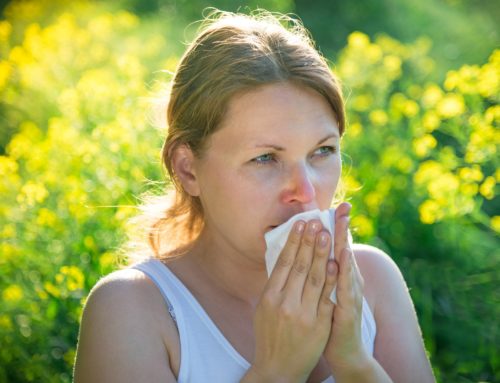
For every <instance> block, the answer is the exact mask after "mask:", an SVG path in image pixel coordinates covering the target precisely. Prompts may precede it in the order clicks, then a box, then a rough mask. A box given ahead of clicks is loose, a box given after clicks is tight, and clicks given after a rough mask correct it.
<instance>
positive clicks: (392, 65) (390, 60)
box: [384, 55, 402, 74]
mask: <svg viewBox="0 0 500 383" xmlns="http://www.w3.org/2000/svg"><path fill="white" fill-rule="evenodd" d="M401 64H402V61H401V59H400V58H399V57H398V56H394V55H388V56H385V57H384V67H385V68H386V69H387V70H388V71H389V72H391V73H394V74H399V73H400V72H401Z"/></svg>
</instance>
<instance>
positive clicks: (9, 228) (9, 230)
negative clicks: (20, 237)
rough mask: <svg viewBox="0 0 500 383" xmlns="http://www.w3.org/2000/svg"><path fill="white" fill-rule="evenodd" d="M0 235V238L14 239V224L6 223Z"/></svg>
mask: <svg viewBox="0 0 500 383" xmlns="http://www.w3.org/2000/svg"><path fill="white" fill-rule="evenodd" d="M0 233H1V234H0V237H1V238H14V237H15V236H16V227H15V226H14V224H12V223H8V224H6V225H4V227H3V229H2V231H1V232H0Z"/></svg>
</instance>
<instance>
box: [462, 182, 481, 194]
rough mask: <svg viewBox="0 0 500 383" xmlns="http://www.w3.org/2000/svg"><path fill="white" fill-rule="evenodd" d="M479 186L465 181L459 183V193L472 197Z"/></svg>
mask: <svg viewBox="0 0 500 383" xmlns="http://www.w3.org/2000/svg"><path fill="white" fill-rule="evenodd" d="M478 189H479V187H478V186H477V184H476V183H465V184H461V185H460V193H462V194H463V195H465V196H467V197H474V196H475V195H476V194H477V191H478Z"/></svg>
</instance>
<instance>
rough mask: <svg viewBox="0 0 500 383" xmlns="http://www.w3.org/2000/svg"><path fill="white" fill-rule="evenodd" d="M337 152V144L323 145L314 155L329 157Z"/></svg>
mask: <svg viewBox="0 0 500 383" xmlns="http://www.w3.org/2000/svg"><path fill="white" fill-rule="evenodd" d="M336 152H337V148H336V147H335V146H322V147H320V148H318V149H316V151H315V152H314V155H317V156H320V157H328V156H330V155H331V154H333V153H336Z"/></svg>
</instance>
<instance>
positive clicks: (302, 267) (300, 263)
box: [293, 259, 309, 274]
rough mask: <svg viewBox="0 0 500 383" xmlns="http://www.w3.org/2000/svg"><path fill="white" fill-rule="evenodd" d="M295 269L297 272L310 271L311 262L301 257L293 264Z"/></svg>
mask: <svg viewBox="0 0 500 383" xmlns="http://www.w3.org/2000/svg"><path fill="white" fill-rule="evenodd" d="M293 270H294V271H295V272H296V273H297V274H305V273H307V272H308V271H309V264H308V263H307V262H306V261H304V260H302V259H299V260H297V261H295V263H294V264H293Z"/></svg>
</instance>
